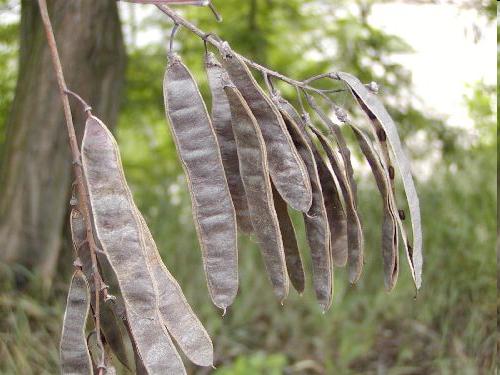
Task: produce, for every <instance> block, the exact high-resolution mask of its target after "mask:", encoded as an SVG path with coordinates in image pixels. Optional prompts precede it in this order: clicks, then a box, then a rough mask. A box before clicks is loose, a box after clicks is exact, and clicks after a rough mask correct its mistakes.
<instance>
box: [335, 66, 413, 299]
mask: <svg viewBox="0 0 500 375" xmlns="http://www.w3.org/2000/svg"><path fill="white" fill-rule="evenodd" d="M337 75H338V78H339V79H340V80H342V81H343V82H345V84H346V85H347V86H348V88H349V89H350V90H351V92H352V93H353V95H354V96H355V97H357V98H359V101H360V102H362V103H363V104H364V106H365V107H364V108H363V109H365V110H367V111H368V112H367V113H368V115H369V116H371V117H376V119H377V120H378V123H379V124H380V126H381V127H382V128H383V130H384V131H385V133H386V135H387V139H388V141H389V144H390V146H391V149H392V152H393V153H394V158H395V160H396V164H397V165H398V168H399V172H400V174H401V179H402V180H403V186H404V189H405V193H406V199H407V201H408V206H409V209H410V218H411V224H412V229H413V253H412V254H410V253H409V251H408V247H406V249H407V252H406V254H407V258H408V261H409V264H410V268H411V271H412V275H413V278H414V280H415V286H416V288H417V289H419V288H420V286H421V284H422V263H423V259H422V226H421V219H420V204H419V200H418V196H417V191H416V189H415V185H414V183H413V177H412V174H411V168H410V163H409V161H408V158H407V156H406V153H405V152H404V150H403V146H402V144H401V140H400V139H399V135H398V132H397V128H396V125H395V124H394V121H393V120H392V118H391V116H390V115H389V113H388V112H387V110H386V109H385V107H384V105H383V104H382V103H381V102H380V100H379V99H378V98H377V97H376V95H374V94H373V93H371V92H370V91H369V90H367V89H366V87H365V86H364V85H363V84H362V83H361V82H360V81H359V80H358V79H357V78H356V77H354V76H352V75H350V74H347V73H338V74H337ZM385 167H386V168H388V167H389V165H385Z"/></svg>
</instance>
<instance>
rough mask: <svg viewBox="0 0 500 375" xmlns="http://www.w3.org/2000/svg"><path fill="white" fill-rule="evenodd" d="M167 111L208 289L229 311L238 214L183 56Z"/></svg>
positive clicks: (175, 59) (168, 91)
mask: <svg viewBox="0 0 500 375" xmlns="http://www.w3.org/2000/svg"><path fill="white" fill-rule="evenodd" d="M163 90H164V91H163V92H164V96H165V110H166V114H167V117H168V119H169V122H170V125H171V127H170V129H171V131H172V135H173V138H174V141H175V144H176V147H177V152H178V154H179V157H180V159H181V161H182V165H183V167H184V170H185V172H186V177H187V181H188V185H189V191H190V193H191V200H192V211H193V217H194V221H195V224H196V229H197V233H198V238H199V241H200V246H201V250H202V253H203V264H204V267H205V274H206V276H207V282H208V289H209V291H210V295H211V297H212V300H213V302H214V304H215V305H216V306H217V307H219V308H221V309H223V310H225V309H226V308H227V306H229V305H231V303H232V302H233V300H234V298H235V296H236V292H237V291H238V251H237V242H236V214H235V212H234V206H233V202H232V201H231V195H230V192H229V188H228V186H227V181H226V177H225V174H224V167H223V165H222V160H221V156H220V153H219V144H218V143H217V139H216V136H215V132H214V130H213V128H212V123H211V121H210V118H209V116H208V113H207V109H206V107H205V103H204V102H203V99H202V97H201V94H200V92H199V90H198V87H197V85H196V82H195V81H194V79H193V77H192V76H191V73H190V72H189V70H188V69H187V68H186V66H185V65H184V64H183V63H182V61H181V59H180V57H179V56H177V55H175V54H170V55H169V61H168V67H167V71H166V73H165V80H164V85H163Z"/></svg>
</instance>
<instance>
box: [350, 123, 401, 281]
mask: <svg viewBox="0 0 500 375" xmlns="http://www.w3.org/2000/svg"><path fill="white" fill-rule="evenodd" d="M349 125H350V126H351V128H352V130H353V131H354V134H355V135H356V138H357V140H358V143H359V146H360V148H361V152H362V153H363V155H364V156H365V158H366V160H367V161H368V164H369V165H370V168H371V170H372V174H373V177H374V178H375V182H376V183H377V187H378V190H379V191H380V195H381V196H382V203H383V211H384V218H383V223H382V258H383V261H384V275H385V277H384V282H385V287H386V289H387V290H391V289H392V288H394V285H396V281H397V277H398V273H399V255H398V232H397V217H399V215H398V212H397V209H396V207H395V197H394V194H393V192H392V190H391V183H390V180H389V176H388V174H387V172H385V171H384V167H383V166H382V163H381V161H380V159H379V157H378V155H377V153H376V151H375V149H374V148H373V145H372V144H371V142H370V140H369V139H368V137H367V136H366V135H365V134H364V133H363V131H362V130H361V129H360V128H358V127H357V126H355V125H354V124H349Z"/></svg>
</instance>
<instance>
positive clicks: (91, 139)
mask: <svg viewBox="0 0 500 375" xmlns="http://www.w3.org/2000/svg"><path fill="white" fill-rule="evenodd" d="M82 164H83V169H84V172H85V178H86V181H87V185H88V191H89V200H90V204H91V207H92V214H93V217H94V222H95V228H96V234H97V237H98V239H99V241H100V243H101V245H102V247H103V249H102V250H103V252H104V253H105V254H106V256H107V258H108V260H109V264H110V265H111V267H112V268H113V271H114V274H115V275H116V277H117V279H118V284H119V287H120V292H121V295H122V297H123V301H124V303H125V312H126V316H127V321H128V324H129V328H130V331H131V333H132V336H133V339H134V342H135V344H136V345H137V349H138V353H139V356H140V358H141V360H142V362H143V363H144V365H145V367H146V369H147V371H148V373H150V374H170V373H175V374H177V373H178V374H185V373H186V371H185V369H184V365H183V363H182V360H181V358H180V357H179V354H178V353H177V351H176V350H175V347H174V345H173V343H172V341H171V339H170V336H169V335H168V333H167V330H166V328H165V327H164V326H163V322H162V321H161V318H160V314H159V312H158V298H157V290H156V289H155V285H154V283H153V279H152V277H151V270H150V269H149V266H148V263H147V261H146V254H145V249H144V247H145V243H144V235H143V233H142V227H141V221H140V218H139V217H137V214H136V210H135V204H134V202H133V199H132V193H131V192H130V189H129V187H128V185H127V182H126V180H125V176H124V173H123V169H122V165H121V159H120V154H119V152H118V146H117V145H116V141H115V140H114V138H113V136H112V135H111V133H110V132H109V130H108V129H107V128H106V126H105V125H104V124H103V123H102V122H101V121H100V120H99V119H97V118H96V117H93V116H90V117H89V118H88V120H87V123H86V126H85V134H84V137H83V143H82Z"/></svg>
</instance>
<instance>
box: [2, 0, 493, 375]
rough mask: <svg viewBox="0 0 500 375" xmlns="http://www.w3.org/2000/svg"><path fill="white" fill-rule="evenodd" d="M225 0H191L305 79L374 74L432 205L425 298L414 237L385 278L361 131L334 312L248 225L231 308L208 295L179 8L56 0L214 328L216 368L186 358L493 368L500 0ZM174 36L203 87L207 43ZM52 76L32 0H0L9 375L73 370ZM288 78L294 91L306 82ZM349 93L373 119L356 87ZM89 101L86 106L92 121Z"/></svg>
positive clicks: (59, 133)
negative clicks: (180, 127) (185, 128)
mask: <svg viewBox="0 0 500 375" xmlns="http://www.w3.org/2000/svg"><path fill="white" fill-rule="evenodd" d="M214 4H215V5H216V6H217V8H218V9H219V11H220V12H221V14H222V15H223V17H224V22H223V23H220V24H217V23H216V22H215V20H214V18H213V16H212V14H211V13H210V11H209V10H208V9H206V8H194V7H193V8H189V9H186V8H182V9H179V8H178V9H179V11H181V12H182V14H183V15H184V16H185V17H187V18H188V19H189V20H191V21H192V22H194V23H196V24H197V25H199V26H200V27H201V28H202V29H203V30H205V31H213V32H216V33H218V34H219V35H220V36H221V37H222V38H223V39H225V40H228V41H229V42H230V43H231V46H232V47H233V48H234V49H235V50H237V51H239V52H240V53H242V54H244V55H246V56H248V57H251V58H252V59H254V60H256V61H258V62H259V63H262V64H265V65H267V66H270V67H272V68H273V69H274V70H277V71H280V72H282V73H284V74H286V75H289V76H291V77H294V78H297V79H305V78H307V77H309V76H311V75H314V74H318V73H322V72H327V71H335V70H341V71H346V72H350V73H352V74H354V75H356V76H358V77H359V78H360V79H361V80H362V81H363V82H370V81H376V82H377V83H378V84H379V86H380V93H379V96H380V97H381V98H382V100H383V101H384V102H385V103H386V104H387V106H388V108H389V111H390V113H391V114H392V115H393V117H394V118H395V120H396V122H397V123H398V126H399V132H400V135H401V136H402V138H403V139H404V142H405V145H406V148H407V151H408V153H409V155H410V158H411V160H412V167H413V171H414V176H415V178H416V183H417V190H418V192H419V196H420V203H421V209H422V218H423V230H424V260H425V263H424V278H423V286H422V291H421V293H419V295H418V296H417V297H416V298H415V293H414V289H413V286H412V282H411V276H410V273H409V270H408V266H407V264H406V263H405V261H406V260H405V258H404V256H403V254H401V255H402V256H401V273H400V276H399V282H398V284H397V286H396V288H395V290H394V291H393V292H391V293H387V292H385V290H384V286H383V272H382V257H381V255H380V246H379V243H380V226H381V217H382V213H381V202H380V199H379V196H378V191H377V190H376V186H375V184H374V181H373V179H372V178H371V177H370V174H369V169H368V167H367V165H366V162H365V161H364V160H363V159H362V158H361V155H360V153H359V151H358V148H357V146H356V145H355V143H354V141H353V138H349V139H350V144H351V146H352V150H353V152H354V155H355V158H356V163H355V174H356V178H357V180H358V186H359V188H358V189H359V201H360V202H359V207H360V211H361V215H362V221H363V225H364V233H365V236H366V249H365V253H366V261H365V271H364V273H363V276H362V278H361V280H360V282H359V284H358V285H357V286H356V287H352V286H350V285H349V284H348V281H347V275H346V272H345V270H343V269H339V270H336V273H335V287H334V288H335V296H334V303H333V306H332V308H331V309H330V311H328V312H327V313H326V314H322V313H321V310H320V308H319V307H318V305H317V304H316V302H315V300H314V296H313V292H312V290H311V278H310V268H309V264H307V267H308V268H307V271H308V273H307V275H308V276H309V277H308V279H307V282H308V284H307V289H306V292H305V293H304V295H303V296H298V295H297V293H296V292H295V291H291V293H290V297H289V298H288V300H287V301H286V303H285V306H281V305H280V304H279V303H278V301H277V300H276V298H275V297H274V295H273V293H272V288H271V287H270V284H269V282H268V279H267V276H266V275H265V273H264V269H263V265H262V261H261V258H260V255H259V251H258V249H257V247H256V246H255V244H254V243H252V242H251V241H250V240H249V239H248V238H244V237H242V238H240V247H239V254H240V283H241V284H240V285H241V286H240V292H239V295H238V297H237V299H236V302H235V303H234V305H233V306H232V307H231V308H230V310H229V311H228V314H227V315H226V316H225V317H224V318H221V316H220V311H217V309H215V308H214V306H213V305H212V303H211V301H210V299H209V296H208V292H207V288H206V284H205V276H204V273H203V270H202V266H201V257H200V251H199V246H198V242H197V238H196V234H195V229H194V225H193V221H192V216H191V204H190V198H189V195H188V192H187V188H186V182H185V179H184V175H183V172H182V168H181V165H180V163H179V160H178V158H177V155H176V151H175V147H174V144H173V142H172V139H171V137H170V133H169V131H168V128H167V125H166V121H165V118H164V109H163V98H162V79H163V74H164V69H165V64H166V49H167V45H168V38H169V34H170V30H171V27H172V24H171V22H170V21H169V19H168V18H166V17H165V16H163V15H162V14H161V13H159V12H158V11H157V10H156V9H155V8H154V7H153V6H149V5H132V4H125V3H120V4H118V5H117V3H116V2H115V1H111V0H109V1H103V0H85V1H83V0H71V1H66V0H52V1H49V6H50V8H51V16H52V19H53V22H54V27H55V32H56V37H57V40H58V43H59V48H60V50H61V55H62V60H63V65H64V69H65V73H66V75H67V80H68V83H69V87H70V88H72V89H73V90H75V91H77V92H79V93H80V94H81V95H82V96H83V97H84V98H86V99H88V101H89V102H90V103H91V105H92V106H93V107H94V112H95V113H96V114H97V115H98V116H99V117H101V118H103V119H104V120H105V122H106V123H107V124H108V125H109V126H110V127H111V128H113V129H114V130H113V131H114V133H115V135H116V137H117V140H118V143H119V145H120V148H121V155H122V159H123V163H124V168H125V172H126V176H127V179H128V181H129V184H130V185H131V187H132V190H133V194H134V198H135V199H136V202H137V204H138V206H139V207H140V209H141V211H142V212H143V214H144V215H145V217H146V219H147V221H148V223H149V225H150V227H151V229H152V232H153V234H154V237H155V239H156V242H157V244H158V246H159V248H160V251H161V253H162V257H163V259H164V261H165V263H166V264H167V266H168V268H169V269H170V271H171V272H172V274H173V275H174V276H175V277H176V278H177V280H178V281H179V283H180V284H181V286H182V288H183V290H184V292H185V294H186V296H187V299H188V301H189V302H190V303H191V305H192V306H193V309H194V310H195V311H196V312H197V314H198V315H199V317H200V319H201V321H202V322H203V323H204V324H205V326H206V327H207V329H208V331H209V333H210V335H211V337H212V339H213V341H214V344H215V350H216V366H217V369H216V370H211V369H210V370H207V369H200V368H194V367H190V368H189V373H193V374H206V373H213V374H218V375H223V374H224V375H228V374H235V375H247V374H248V375H250V374H272V375H274V374H490V373H491V374H493V373H495V371H496V348H497V335H496V329H497V328H496V327H497V325H496V321H497V318H496V316H497V308H496V306H497V298H498V297H497V293H496V291H497V288H496V285H497V284H496V280H497V276H496V273H497V265H496V262H495V260H496V258H495V243H496V235H495V228H496V205H497V189H496V181H497V180H496V179H495V176H496V166H497V135H496V124H497V115H496V114H497V96H496V77H497V67H496V55H497V49H496V47H495V46H496V37H497V30H498V28H497V25H496V16H497V8H496V2H493V1H481V0H470V1H466V0H464V1H432V0H429V1H427V0H426V1H419V0H415V1H412V0H409V1H381V2H378V1H370V0H359V1H345V0H336V1H325V0H311V1H301V0H215V1H214ZM174 48H175V50H177V51H178V52H179V53H180V54H181V55H182V57H183V58H184V60H185V61H186V63H187V64H188V65H189V67H190V69H191V70H192V72H193V74H194V75H195V77H196V79H197V80H198V82H199V84H200V88H201V90H202V93H203V94H204V95H205V97H206V98H207V102H209V96H208V95H207V84H206V76H205V73H204V72H203V69H202V60H203V53H204V47H203V43H202V41H201V40H200V39H199V38H197V37H194V36H193V35H191V34H190V33H189V31H187V30H184V29H181V30H180V31H179V32H178V34H177V36H176V39H175V43H174ZM258 78H260V77H258ZM278 86H279V85H278ZM55 87H56V86H55V81H54V77H53V74H52V67H51V65H50V61H49V59H48V54H47V49H46V47H45V38H44V35H43V33H42V30H41V25H40V21H39V14H38V9H37V7H36V2H35V1H33V0H23V1H18V0H0V158H1V159H0V264H1V270H0V373H2V374H54V373H58V372H59V370H58V356H59V354H58V343H59V337H60V331H61V322H62V314H63V311H64V303H65V298H66V292H67V288H68V281H69V276H70V272H71V269H72V266H71V263H72V249H71V245H70V243H69V240H68V230H67V229H68V228H67V221H68V220H67V219H68V202H69V199H70V196H71V193H70V185H71V174H70V164H71V159H70V157H69V150H68V147H67V138H66V137H67V136H66V132H65V128H64V123H63V120H62V111H61V104H60V99H59V98H58V97H57V91H56V89H55ZM279 89H280V90H281V91H282V93H283V95H285V96H286V97H287V98H289V99H290V100H292V101H294V102H295V100H296V99H295V93H294V90H293V89H291V88H290V87H287V86H279ZM335 100H336V101H337V102H338V103H339V104H341V105H343V106H345V107H346V108H348V109H352V112H351V114H352V116H353V117H354V118H355V119H357V118H358V117H359V119H360V122H361V121H364V119H363V118H362V116H361V115H360V114H359V113H358V111H356V110H354V108H353V107H352V100H351V98H350V97H349V95H347V94H346V93H345V92H344V93H339V94H338V95H337V96H336V97H335ZM79 112H81V111H80V110H79V108H77V107H76V106H75V116H76V117H75V118H76V120H77V126H78V133H79V134H81V130H82V121H81V117H79V115H78V113H79ZM347 133H348V132H347ZM347 133H346V134H347ZM348 136H349V135H348ZM293 219H294V223H295V224H296V229H297V232H298V233H299V241H300V245H301V251H302V254H303V257H304V259H305V260H306V263H307V262H308V260H309V257H308V249H307V246H306V243H305V238H304V235H303V233H304V230H303V224H302V222H301V218H300V216H299V215H297V214H296V213H294V214H293ZM497 230H498V229H497Z"/></svg>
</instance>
